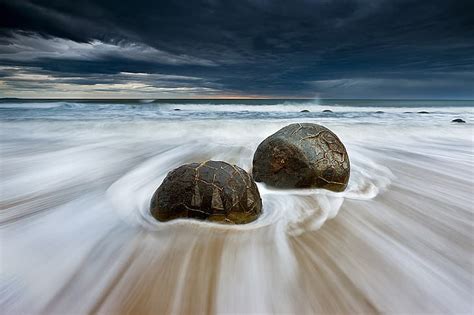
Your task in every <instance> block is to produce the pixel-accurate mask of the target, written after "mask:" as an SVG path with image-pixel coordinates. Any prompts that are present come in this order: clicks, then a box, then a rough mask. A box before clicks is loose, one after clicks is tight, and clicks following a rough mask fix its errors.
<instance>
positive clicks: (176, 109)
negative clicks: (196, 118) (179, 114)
mask: <svg viewBox="0 0 474 315" xmlns="http://www.w3.org/2000/svg"><path fill="white" fill-rule="evenodd" d="M173 110H175V111H178V110H181V109H180V108H174V109H173Z"/></svg>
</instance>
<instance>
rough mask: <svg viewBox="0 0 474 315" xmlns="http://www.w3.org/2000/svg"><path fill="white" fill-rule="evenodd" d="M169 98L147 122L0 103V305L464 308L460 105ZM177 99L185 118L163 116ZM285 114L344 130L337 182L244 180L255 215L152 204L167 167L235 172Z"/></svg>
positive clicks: (468, 153)
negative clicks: (211, 162)
mask: <svg viewBox="0 0 474 315" xmlns="http://www.w3.org/2000/svg"><path fill="white" fill-rule="evenodd" d="M42 106H43V107H44V105H42ZM173 106H175V105H173ZM301 106H303V105H301ZM304 106H306V107H308V105H306V104H305V105H304ZM182 107H183V108H184V110H183V112H184V113H181V112H179V113H173V112H172V108H171V107H170V108H169V109H167V110H163V113H162V114H163V115H168V116H166V117H167V118H166V119H162V120H156V119H155V118H153V119H151V120H140V121H137V120H131V121H123V120H122V121H120V122H117V121H113V120H106V119H101V117H99V118H97V117H95V118H91V117H89V116H87V113H84V112H81V111H80V110H77V113H76V114H75V116H74V117H75V118H73V119H68V118H67V115H66V116H61V117H59V116H58V115H59V114H58V111H59V110H58V109H56V112H55V113H52V112H50V115H51V117H52V118H51V117H49V118H45V117H40V118H30V119H28V118H25V117H21V119H20V118H18V115H17V116H16V118H15V119H7V116H4V117H3V118H4V120H3V122H2V124H1V128H0V130H1V135H2V137H1V139H2V142H1V144H2V145H1V158H2V163H1V173H2V183H1V199H0V206H1V209H2V210H1V212H0V215H1V217H0V231H1V232H0V233H1V238H2V253H1V255H2V261H1V265H2V267H1V270H2V276H1V278H0V291H1V292H2V295H1V297H2V299H1V300H0V309H2V311H1V312H2V313H4V314H89V313H94V314H95V313H97V314H216V313H229V314H241V313H253V314H255V313H260V314H267V313H291V314H314V313H321V314H323V313H324V314H355V313H363V314H381V313H384V314H401V313H403V314H407V313H411V314H413V313H417V314H421V313H424V314H426V313H443V314H448V313H449V314H469V313H472V312H473V311H474V303H473V300H472V296H473V295H474V278H473V265H474V256H473V253H474V248H473V247H474V233H473V223H474V220H473V219H474V218H473V214H474V209H473V197H472V196H473V195H474V155H473V138H472V137H473V129H472V126H470V124H469V123H468V124H465V125H456V124H451V123H450V119H449V118H451V117H454V115H455V114H457V113H459V112H461V113H462V114H463V115H464V116H463V117H465V118H466V117H467V119H468V120H469V119H471V116H472V115H473V114H472V110H471V109H469V108H464V109H455V110H452V109H430V110H431V112H434V114H433V115H432V117H431V118H430V119H429V120H428V119H427V118H424V117H422V118H420V115H418V116H416V114H412V116H409V115H408V114H403V113H404V111H406V109H403V108H399V109H394V108H392V109H390V108H389V109H384V111H385V112H386V113H385V114H384V115H385V116H384V117H383V118H379V117H377V116H376V115H373V114H371V113H372V112H374V111H375V110H376V109H369V110H370V113H369V114H367V113H365V112H363V110H362V114H363V115H366V116H367V118H363V119H362V118H360V117H362V116H360V117H359V116H357V115H359V114H360V113H361V110H360V109H351V110H352V111H349V110H347V112H348V114H347V115H346V114H344V115H346V116H341V117H340V118H338V119H336V118H331V117H327V116H321V115H320V114H318V115H319V116H318V117H316V116H315V117H297V116H296V115H301V114H300V113H299V109H300V108H299V107H298V108H292V111H293V112H294V115H295V117H289V118H288V117H283V118H282V117H280V118H278V117H277V118H275V119H273V118H272V119H262V118H261V117H259V116H258V115H257V113H255V111H254V112H253V109H252V108H246V109H242V108H240V109H238V111H239V112H241V115H249V117H250V116H252V117H250V118H248V119H240V120H239V119H232V118H229V117H227V118H226V119H221V120H219V121H216V120H212V119H210V120H206V119H203V116H202V115H204V114H202V115H201V114H200V109H199V106H198V105H196V106H195V108H194V109H193V107H192V106H190V107H187V108H186V107H185V106H182ZM290 108H291V107H290ZM302 108H303V107H302ZM317 109H318V112H319V109H320V108H319V107H317ZM333 109H334V108H333ZM36 110H37V109H36ZM187 110H188V111H194V112H193V113H192V115H193V117H194V118H192V119H189V120H186V121H185V122H183V121H174V120H173V116H172V115H176V116H177V117H178V116H179V115H186V114H187V112H186V111H187ZM311 110H312V112H315V111H316V110H314V109H313V108H311ZM369 110H368V111H369ZM205 111H206V110H202V112H205ZM235 111H237V110H236V109H234V112H235ZM265 111H266V112H268V111H269V110H268V108H265ZM275 111H276V112H277V113H280V115H283V114H281V113H284V111H280V108H278V111H277V110H276V109H275ZM287 111H288V107H287ZM335 111H336V110H335ZM411 111H413V110H411ZM220 112H226V110H225V109H221V110H217V111H216V112H214V113H210V114H207V115H218V114H219V113H220ZM228 112H232V111H230V110H229V111H228ZM216 113H217V114H216ZM357 113H359V114H357ZM12 115H13V114H12ZM104 115H105V114H104ZM143 115H145V114H143ZM189 115H191V114H189ZM275 115H277V114H275ZM285 115H286V114H285ZM404 115H405V116H404ZM105 116H106V117H113V115H112V114H107V115H105ZM355 116H357V119H355V118H354V117H355ZM64 117H66V118H64ZM84 117H86V118H84ZM170 117H171V118H170ZM179 117H181V118H182V116H179ZM364 117H365V116H364ZM54 118H56V120H55V119H54ZM181 118H179V119H181ZM48 119H49V120H48ZM364 119H366V121H364ZM377 119H378V120H377ZM380 119H382V121H380ZM424 119H425V120H424ZM356 120H357V123H356V122H355V121H356ZM295 121H308V122H314V123H321V124H323V125H324V126H326V127H328V128H330V129H331V130H333V131H334V132H335V133H336V134H337V135H338V136H339V137H340V138H341V140H342V141H343V142H344V144H345V145H346V148H347V151H348V153H349V156H350V159H351V167H352V169H351V178H350V181H349V186H348V188H347V190H346V191H345V192H342V193H333V192H329V191H324V190H318V189H313V190H299V191H298V190H275V189H272V188H270V187H265V186H264V185H262V184H259V189H260V193H261V195H262V199H263V211H264V213H263V215H262V216H261V217H260V218H259V219H258V220H257V221H255V222H252V223H250V224H247V225H242V226H224V225H219V224H211V223H203V222H199V221H189V220H177V221H173V222H168V223H161V222H157V221H156V220H154V219H153V217H151V215H150V214H149V202H150V198H151V195H152V194H153V192H154V190H155V189H156V188H157V187H158V185H159V184H160V183H161V181H162V180H163V178H164V176H165V175H166V174H167V173H168V172H169V171H170V170H171V169H173V168H175V167H177V166H179V165H181V164H183V163H189V162H191V161H203V160H207V159H215V160H225V161H227V162H230V163H234V164H237V165H239V166H241V167H242V168H244V169H246V170H250V169H251V161H252V157H253V152H254V150H255V148H256V146H257V145H258V144H259V142H260V141H262V140H263V139H264V138H265V137H266V136H268V135H270V134H271V133H272V132H274V131H276V130H278V129H279V128H280V127H282V126H285V125H287V124H289V123H291V122H295ZM351 121H352V122H351ZM468 122H469V121H468Z"/></svg>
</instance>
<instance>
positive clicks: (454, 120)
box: [451, 118, 466, 124]
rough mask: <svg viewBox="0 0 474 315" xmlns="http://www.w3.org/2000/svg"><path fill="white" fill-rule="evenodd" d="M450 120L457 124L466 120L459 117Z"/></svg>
mask: <svg viewBox="0 0 474 315" xmlns="http://www.w3.org/2000/svg"><path fill="white" fill-rule="evenodd" d="M451 122H453V123H459V124H464V123H466V121H465V120H463V119H461V118H456V119H453V120H451Z"/></svg>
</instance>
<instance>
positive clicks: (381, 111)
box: [375, 110, 385, 114]
mask: <svg viewBox="0 0 474 315" xmlns="http://www.w3.org/2000/svg"><path fill="white" fill-rule="evenodd" d="M375 113H376V114H383V113H385V112H384V111H383V110H378V111H376V112H375Z"/></svg>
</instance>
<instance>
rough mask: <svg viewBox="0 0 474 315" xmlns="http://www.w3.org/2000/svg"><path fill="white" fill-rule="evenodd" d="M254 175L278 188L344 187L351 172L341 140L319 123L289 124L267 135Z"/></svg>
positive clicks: (337, 188)
mask: <svg viewBox="0 0 474 315" xmlns="http://www.w3.org/2000/svg"><path fill="white" fill-rule="evenodd" d="M252 173H253V178H254V179H255V180H256V181H257V182H264V183H266V184H268V185H270V186H274V187H278V188H324V189H328V190H332V191H337V192H338V191H343V190H344V189H346V187H347V182H348V181H349V174H350V163H349V156H348V155H347V152H346V148H345V147H344V145H343V144H342V142H341V140H339V138H338V137H337V136H336V135H335V134H334V133H333V132H332V131H331V130H329V129H327V128H326V127H323V126H321V125H317V124H311V123H302V124H291V125H288V126H286V127H284V128H282V129H280V130H279V131H277V132H276V133H274V134H273V135H271V136H270V137H268V138H266V139H265V140H264V141H263V142H262V143H260V145H259V146H258V148H257V151H256V152H255V155H254V158H253V170H252Z"/></svg>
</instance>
